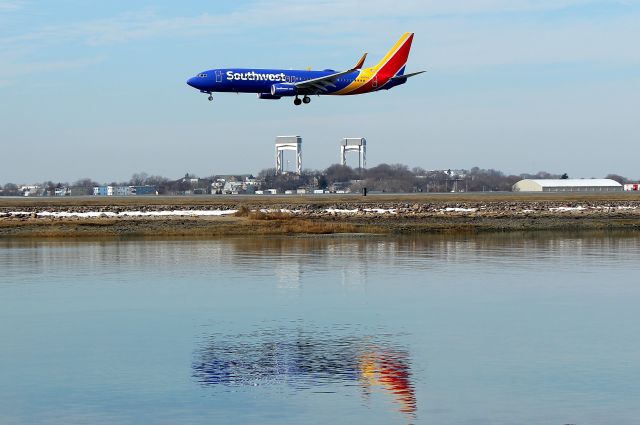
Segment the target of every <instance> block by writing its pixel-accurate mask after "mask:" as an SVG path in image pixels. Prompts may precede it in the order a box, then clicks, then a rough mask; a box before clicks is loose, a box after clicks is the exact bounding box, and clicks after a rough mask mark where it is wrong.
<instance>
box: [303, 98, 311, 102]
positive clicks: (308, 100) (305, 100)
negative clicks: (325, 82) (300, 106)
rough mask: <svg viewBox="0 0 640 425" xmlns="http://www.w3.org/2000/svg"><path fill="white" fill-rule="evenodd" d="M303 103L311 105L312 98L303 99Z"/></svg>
mask: <svg viewBox="0 0 640 425" xmlns="http://www.w3.org/2000/svg"><path fill="white" fill-rule="evenodd" d="M302 101H303V102H304V103H309V102H311V98H310V97H309V96H305V97H303V98H302Z"/></svg>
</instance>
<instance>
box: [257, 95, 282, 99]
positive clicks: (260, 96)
mask: <svg viewBox="0 0 640 425" xmlns="http://www.w3.org/2000/svg"><path fill="white" fill-rule="evenodd" d="M281 97H282V96H274V95H272V94H269V93H258V99H272V100H277V99H280V98H281Z"/></svg>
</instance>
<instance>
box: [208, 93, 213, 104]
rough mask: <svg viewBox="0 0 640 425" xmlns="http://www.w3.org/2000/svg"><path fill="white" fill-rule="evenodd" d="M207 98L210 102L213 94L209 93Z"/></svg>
mask: <svg viewBox="0 0 640 425" xmlns="http://www.w3.org/2000/svg"><path fill="white" fill-rule="evenodd" d="M207 99H209V102H211V101H212V100H213V95H211V94H209V97H208V98H207Z"/></svg>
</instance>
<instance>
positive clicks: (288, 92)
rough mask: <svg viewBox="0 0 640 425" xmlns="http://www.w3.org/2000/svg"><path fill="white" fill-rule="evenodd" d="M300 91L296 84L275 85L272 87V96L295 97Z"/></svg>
mask: <svg viewBox="0 0 640 425" xmlns="http://www.w3.org/2000/svg"><path fill="white" fill-rule="evenodd" d="M297 93H298V89H297V88H296V86H295V85H294V84H286V83H285V84H274V85H272V86H271V96H295V95H296V94H297Z"/></svg>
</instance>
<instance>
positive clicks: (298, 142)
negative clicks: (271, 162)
mask: <svg viewBox="0 0 640 425" xmlns="http://www.w3.org/2000/svg"><path fill="white" fill-rule="evenodd" d="M284 151H296V173H297V174H298V175H301V174H302V137H300V136H278V137H276V174H282V172H283V171H284V170H283V159H284Z"/></svg>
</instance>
